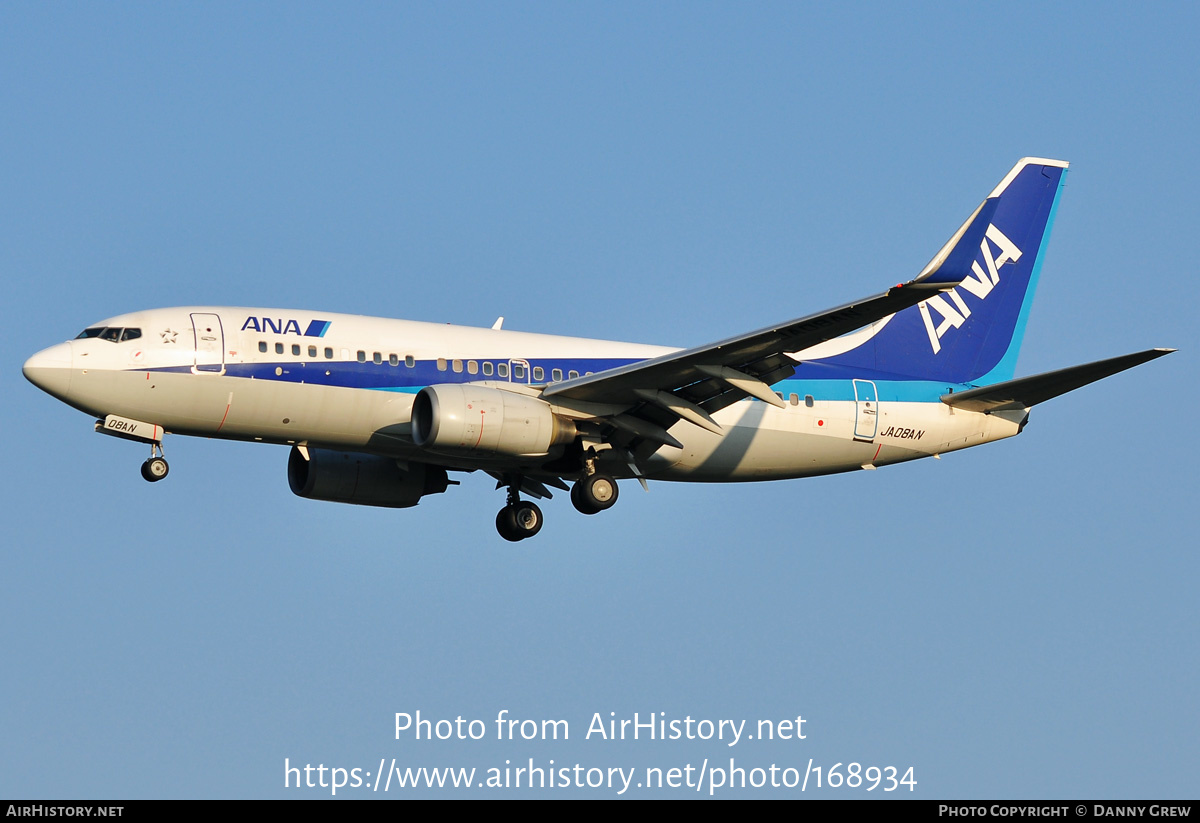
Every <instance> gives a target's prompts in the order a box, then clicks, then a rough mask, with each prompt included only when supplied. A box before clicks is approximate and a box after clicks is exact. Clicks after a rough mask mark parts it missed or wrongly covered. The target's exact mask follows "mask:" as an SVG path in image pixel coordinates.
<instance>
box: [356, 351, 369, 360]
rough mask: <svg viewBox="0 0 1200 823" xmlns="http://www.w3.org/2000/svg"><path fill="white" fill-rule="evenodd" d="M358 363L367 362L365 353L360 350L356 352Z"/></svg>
mask: <svg viewBox="0 0 1200 823" xmlns="http://www.w3.org/2000/svg"><path fill="white" fill-rule="evenodd" d="M358 362H359V363H366V362H367V353H366V352H365V351H363V350H362V349H359V350H358Z"/></svg>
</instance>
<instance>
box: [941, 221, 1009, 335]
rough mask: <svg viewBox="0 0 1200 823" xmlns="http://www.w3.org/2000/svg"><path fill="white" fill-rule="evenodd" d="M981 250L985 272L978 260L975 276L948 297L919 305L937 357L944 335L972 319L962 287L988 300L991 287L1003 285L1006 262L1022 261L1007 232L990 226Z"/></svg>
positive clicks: (975, 262)
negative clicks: (1002, 270)
mask: <svg viewBox="0 0 1200 823" xmlns="http://www.w3.org/2000/svg"><path fill="white" fill-rule="evenodd" d="M989 240H991V241H992V243H995V244H996V247H997V249H998V250H999V252H1000V253H999V255H995V254H993V253H992V246H991V244H990V243H988V241H989ZM979 250H980V251H981V252H983V262H984V265H985V266H987V272H986V273H985V272H984V270H983V269H982V268H980V266H979V261H978V260H976V261H974V262H973V263H971V271H973V272H974V273H975V277H968V278H966V279H964V280H963V281H962V282H961V283H960V284H959V285H958V286H955V287H954V288H952V289H950V291H948V292H946V293H945V295H941V294H939V295H936V296H934V297H931V298H929V299H928V300H925V301H923V302H921V303H918V304H917V306H918V308H919V309H920V310H921V319H922V320H924V321H925V331H926V332H927V333H928V334H929V345H931V346H932V347H933V353H934V354H937V353H938V352H939V351H941V350H942V342H941V341H942V336H943V335H944V334H945V333H946V332H947V331H949V330H950V329H952V328H954V329H957V328H958V327H959V326H961V325H962V324H963V323H964V322H965V321H966V319H967V318H968V317H970V316H971V308H970V307H969V306H968V305H967V303H966V301H965V300H963V297H962V295H961V294H959V293H958V290H959V288H960V287H961V288H963V289H966V290H967V291H969V292H970V293H971V294H973V295H975V296H976V297H977V298H979V299H980V300H986V299H987V296H988V295H989V294H991V293H992V288H993V287H994V286H995V285H996V284H998V283H999V282H1000V267H1001V266H1003V265H1004V264H1005V263H1015V262H1017V261H1018V260H1020V259H1021V250H1020V249H1018V248H1017V246H1016V244H1015V243H1013V241H1011V240H1009V239H1008V238H1007V237H1005V236H1004V232H1002V231H1000V229H998V228H996V227H995V226H994V225H992V224H990V223H989V224H988V227H987V232H986V233H985V234H984V237H983V240H981V241H980V242H979ZM947 297H949V298H950V301H951V302H952V303H953V304H954V305H953V306H952V305H950V303H947V302H946V298H947ZM931 308H932V309H933V310H934V311H936V312H937V313H938V314H939V315H941V318H942V322H940V323H938V325H937V326H934V325H933V318H932V317H931V316H930V314H929V310H930V309H931Z"/></svg>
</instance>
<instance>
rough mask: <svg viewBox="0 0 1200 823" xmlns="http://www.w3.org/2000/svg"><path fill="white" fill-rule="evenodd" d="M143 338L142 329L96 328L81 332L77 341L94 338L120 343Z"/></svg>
mask: <svg viewBox="0 0 1200 823" xmlns="http://www.w3.org/2000/svg"><path fill="white" fill-rule="evenodd" d="M141 336H142V330H141V329H122V328H120V327H119V326H94V327H92V328H90V329H84V330H83V331H81V332H80V333H79V336H78V337H76V338H75V339H76V340H87V339H89V338H92V337H99V338H100V339H101V340H108V341H109V342H111V343H119V342H123V341H125V340H137V339H138V338H139V337H141Z"/></svg>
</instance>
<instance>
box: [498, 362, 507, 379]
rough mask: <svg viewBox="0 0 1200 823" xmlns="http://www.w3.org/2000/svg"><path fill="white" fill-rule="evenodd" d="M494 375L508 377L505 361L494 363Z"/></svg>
mask: <svg viewBox="0 0 1200 823" xmlns="http://www.w3.org/2000/svg"><path fill="white" fill-rule="evenodd" d="M496 376H497V377H508V364H507V363H497V364H496Z"/></svg>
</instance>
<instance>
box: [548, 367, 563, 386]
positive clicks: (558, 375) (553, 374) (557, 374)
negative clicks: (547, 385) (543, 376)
mask: <svg viewBox="0 0 1200 823" xmlns="http://www.w3.org/2000/svg"><path fill="white" fill-rule="evenodd" d="M550 379H551V380H553V381H554V382H555V383H558V382H560V381H561V380H562V369H551V370H550Z"/></svg>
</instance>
